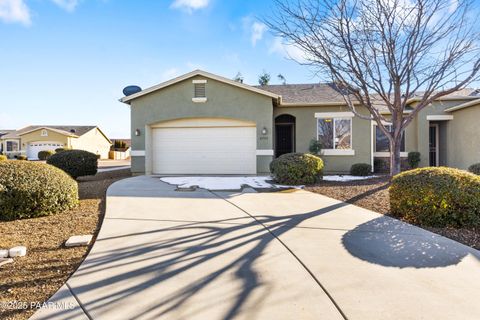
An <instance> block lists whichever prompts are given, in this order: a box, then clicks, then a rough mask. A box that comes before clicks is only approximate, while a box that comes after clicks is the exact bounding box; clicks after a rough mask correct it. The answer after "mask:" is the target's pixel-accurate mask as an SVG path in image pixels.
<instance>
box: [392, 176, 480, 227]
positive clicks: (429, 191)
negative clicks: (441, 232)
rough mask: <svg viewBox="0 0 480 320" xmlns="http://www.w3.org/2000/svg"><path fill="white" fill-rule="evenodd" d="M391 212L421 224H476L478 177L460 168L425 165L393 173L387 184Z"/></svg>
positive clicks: (478, 214)
mask: <svg viewBox="0 0 480 320" xmlns="http://www.w3.org/2000/svg"><path fill="white" fill-rule="evenodd" d="M389 193H390V208H391V213H392V214H393V215H394V216H397V217H401V218H404V219H405V220H407V221H409V222H412V223H415V224H419V225H424V226H431V227H447V226H450V227H468V226H478V225H480V177H479V176H476V175H474V174H472V173H469V172H467V171H464V170H458V169H453V168H447V167H427V168H420V169H414V170H409V171H405V172H403V173H400V174H398V175H396V176H395V177H393V179H392V184H391V186H390V188H389Z"/></svg>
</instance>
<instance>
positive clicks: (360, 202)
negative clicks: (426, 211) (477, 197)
mask: <svg viewBox="0 0 480 320" xmlns="http://www.w3.org/2000/svg"><path fill="white" fill-rule="evenodd" d="M389 185H390V182H389V179H388V177H381V178H375V179H367V180H360V181H350V182H329V181H322V182H321V183H319V184H316V185H313V186H310V187H307V188H306V189H307V190H309V191H312V192H316V193H320V194H323V195H326V196H328V197H331V198H334V199H337V200H342V201H345V202H348V203H351V204H355V205H357V206H359V207H362V208H366V209H369V210H372V211H376V212H378V213H381V214H385V215H389V213H390V197H389V195H388V186H389ZM419 227H422V228H424V229H427V230H430V231H432V232H435V233H437V234H440V235H442V236H445V237H447V238H450V239H453V240H455V241H458V242H460V243H463V244H465V245H467V246H470V247H472V248H475V249H479V250H480V228H460V229H454V228H431V227H425V226H419Z"/></svg>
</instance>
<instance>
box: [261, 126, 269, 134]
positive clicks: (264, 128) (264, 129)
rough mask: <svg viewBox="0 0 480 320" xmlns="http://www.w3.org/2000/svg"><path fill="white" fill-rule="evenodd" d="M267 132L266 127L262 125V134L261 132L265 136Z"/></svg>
mask: <svg viewBox="0 0 480 320" xmlns="http://www.w3.org/2000/svg"><path fill="white" fill-rule="evenodd" d="M267 133H268V129H267V128H266V127H263V129H262V134H263V135H264V136H266V135H267Z"/></svg>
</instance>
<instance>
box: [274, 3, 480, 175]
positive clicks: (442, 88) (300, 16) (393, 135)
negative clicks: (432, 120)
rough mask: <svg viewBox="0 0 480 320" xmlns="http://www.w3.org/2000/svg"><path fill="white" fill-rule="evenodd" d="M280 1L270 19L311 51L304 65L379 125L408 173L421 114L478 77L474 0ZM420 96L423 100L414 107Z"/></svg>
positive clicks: (288, 40)
mask: <svg viewBox="0 0 480 320" xmlns="http://www.w3.org/2000/svg"><path fill="white" fill-rule="evenodd" d="M275 4H276V8H277V9H276V10H275V11H274V13H273V16H271V17H269V18H266V19H265V23H266V24H267V25H268V26H269V28H270V29H271V30H272V31H273V32H274V33H275V34H276V35H277V36H279V37H281V38H283V41H284V44H285V45H293V46H295V47H297V48H299V49H300V50H301V51H302V52H303V53H304V57H303V59H302V61H298V62H299V63H301V64H305V65H309V66H311V67H313V68H314V71H315V72H317V74H318V75H321V76H322V75H323V76H326V77H328V79H329V80H331V81H333V82H335V83H336V84H337V85H338V87H339V88H340V89H341V90H340V91H341V92H342V96H343V97H344V99H345V102H346V103H347V105H348V106H349V107H350V109H351V110H352V111H353V112H354V113H355V115H357V116H359V117H361V118H363V119H370V120H374V121H375V122H376V124H377V125H378V127H379V128H380V129H381V131H382V132H383V133H384V134H385V135H386V136H387V138H388V140H389V144H390V150H391V153H390V154H391V156H390V174H391V175H395V174H397V173H398V172H400V146H401V139H402V134H403V132H404V130H405V128H406V127H407V126H408V125H409V124H410V123H411V122H412V120H413V119H414V118H415V117H416V116H417V114H418V113H419V112H420V111H421V110H422V109H424V108H425V107H427V106H428V105H430V104H431V103H432V102H433V101H434V100H436V99H438V98H440V97H443V96H446V95H449V94H451V93H454V92H455V91H458V90H460V89H463V88H465V87H466V86H467V85H469V84H470V83H471V82H472V81H474V80H477V79H478V74H479V69H480V55H479V47H478V46H477V45H478V40H479V33H478V30H477V29H476V25H475V24H474V23H472V16H474V14H473V7H472V2H471V1H469V0H323V1H316V0H298V1H289V0H275ZM473 18H475V17H473ZM414 96H416V97H417V98H418V102H417V103H416V104H415V105H414V107H413V109H411V110H408V106H409V105H410V104H411V101H412V100H411V98H412V97H414ZM380 105H381V106H382V107H383V108H385V109H388V113H389V115H385V114H384V113H382V112H380V110H379V106H380ZM359 106H364V107H365V108H366V109H367V110H368V114H367V113H365V112H360V108H359ZM385 123H389V124H391V127H390V126H386V125H385Z"/></svg>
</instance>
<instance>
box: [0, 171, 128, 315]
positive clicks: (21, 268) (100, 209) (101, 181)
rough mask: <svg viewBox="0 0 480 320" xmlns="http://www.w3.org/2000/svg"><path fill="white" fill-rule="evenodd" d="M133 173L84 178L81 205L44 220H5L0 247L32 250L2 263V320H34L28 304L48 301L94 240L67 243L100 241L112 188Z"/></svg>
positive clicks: (80, 191)
mask: <svg viewBox="0 0 480 320" xmlns="http://www.w3.org/2000/svg"><path fill="white" fill-rule="evenodd" d="M130 175H131V174H130V170H129V169H126V170H118V171H109V172H103V173H98V174H97V175H95V176H91V177H82V178H79V179H78V182H79V183H78V186H79V196H80V205H79V206H78V207H77V208H75V209H73V210H70V211H67V212H64V213H60V214H54V215H51V216H46V217H41V218H34V219H24V220H15V221H0V234H1V238H0V248H11V247H14V246H18V245H23V246H26V247H27V250H28V251H27V255H26V256H25V257H20V258H15V259H14V262H13V263H11V264H8V265H5V266H2V267H0V279H1V280H0V292H1V295H0V319H5V320H7V319H8V320H10V319H15V320H17V319H28V318H29V317H30V316H31V315H32V314H33V313H34V311H35V310H34V309H31V308H30V307H28V308H26V309H24V308H23V305H22V304H23V303H27V304H28V305H30V303H43V302H44V301H46V300H47V299H48V298H49V297H50V296H51V295H53V294H54V293H55V292H56V291H57V290H58V289H59V288H60V287H61V286H62V285H63V284H64V283H65V281H66V280H67V279H68V277H69V276H70V275H71V274H72V273H73V272H74V271H75V270H76V269H77V267H78V266H79V265H80V263H81V262H82V261H83V259H84V258H85V256H86V255H87V253H88V251H89V250H90V247H91V245H92V244H93V242H94V241H92V242H91V244H90V246H88V247H71V248H66V247H65V246H64V243H65V241H66V240H67V239H68V238H69V237H70V236H73V235H84V234H85V235H88V234H93V235H94V239H95V237H96V234H97V232H98V230H99V228H100V225H101V221H102V219H101V218H102V216H103V214H104V206H105V192H106V190H107V188H108V186H109V185H110V184H112V183H113V182H115V181H117V180H120V179H124V178H126V177H129V176H130ZM12 304H13V305H12Z"/></svg>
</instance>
